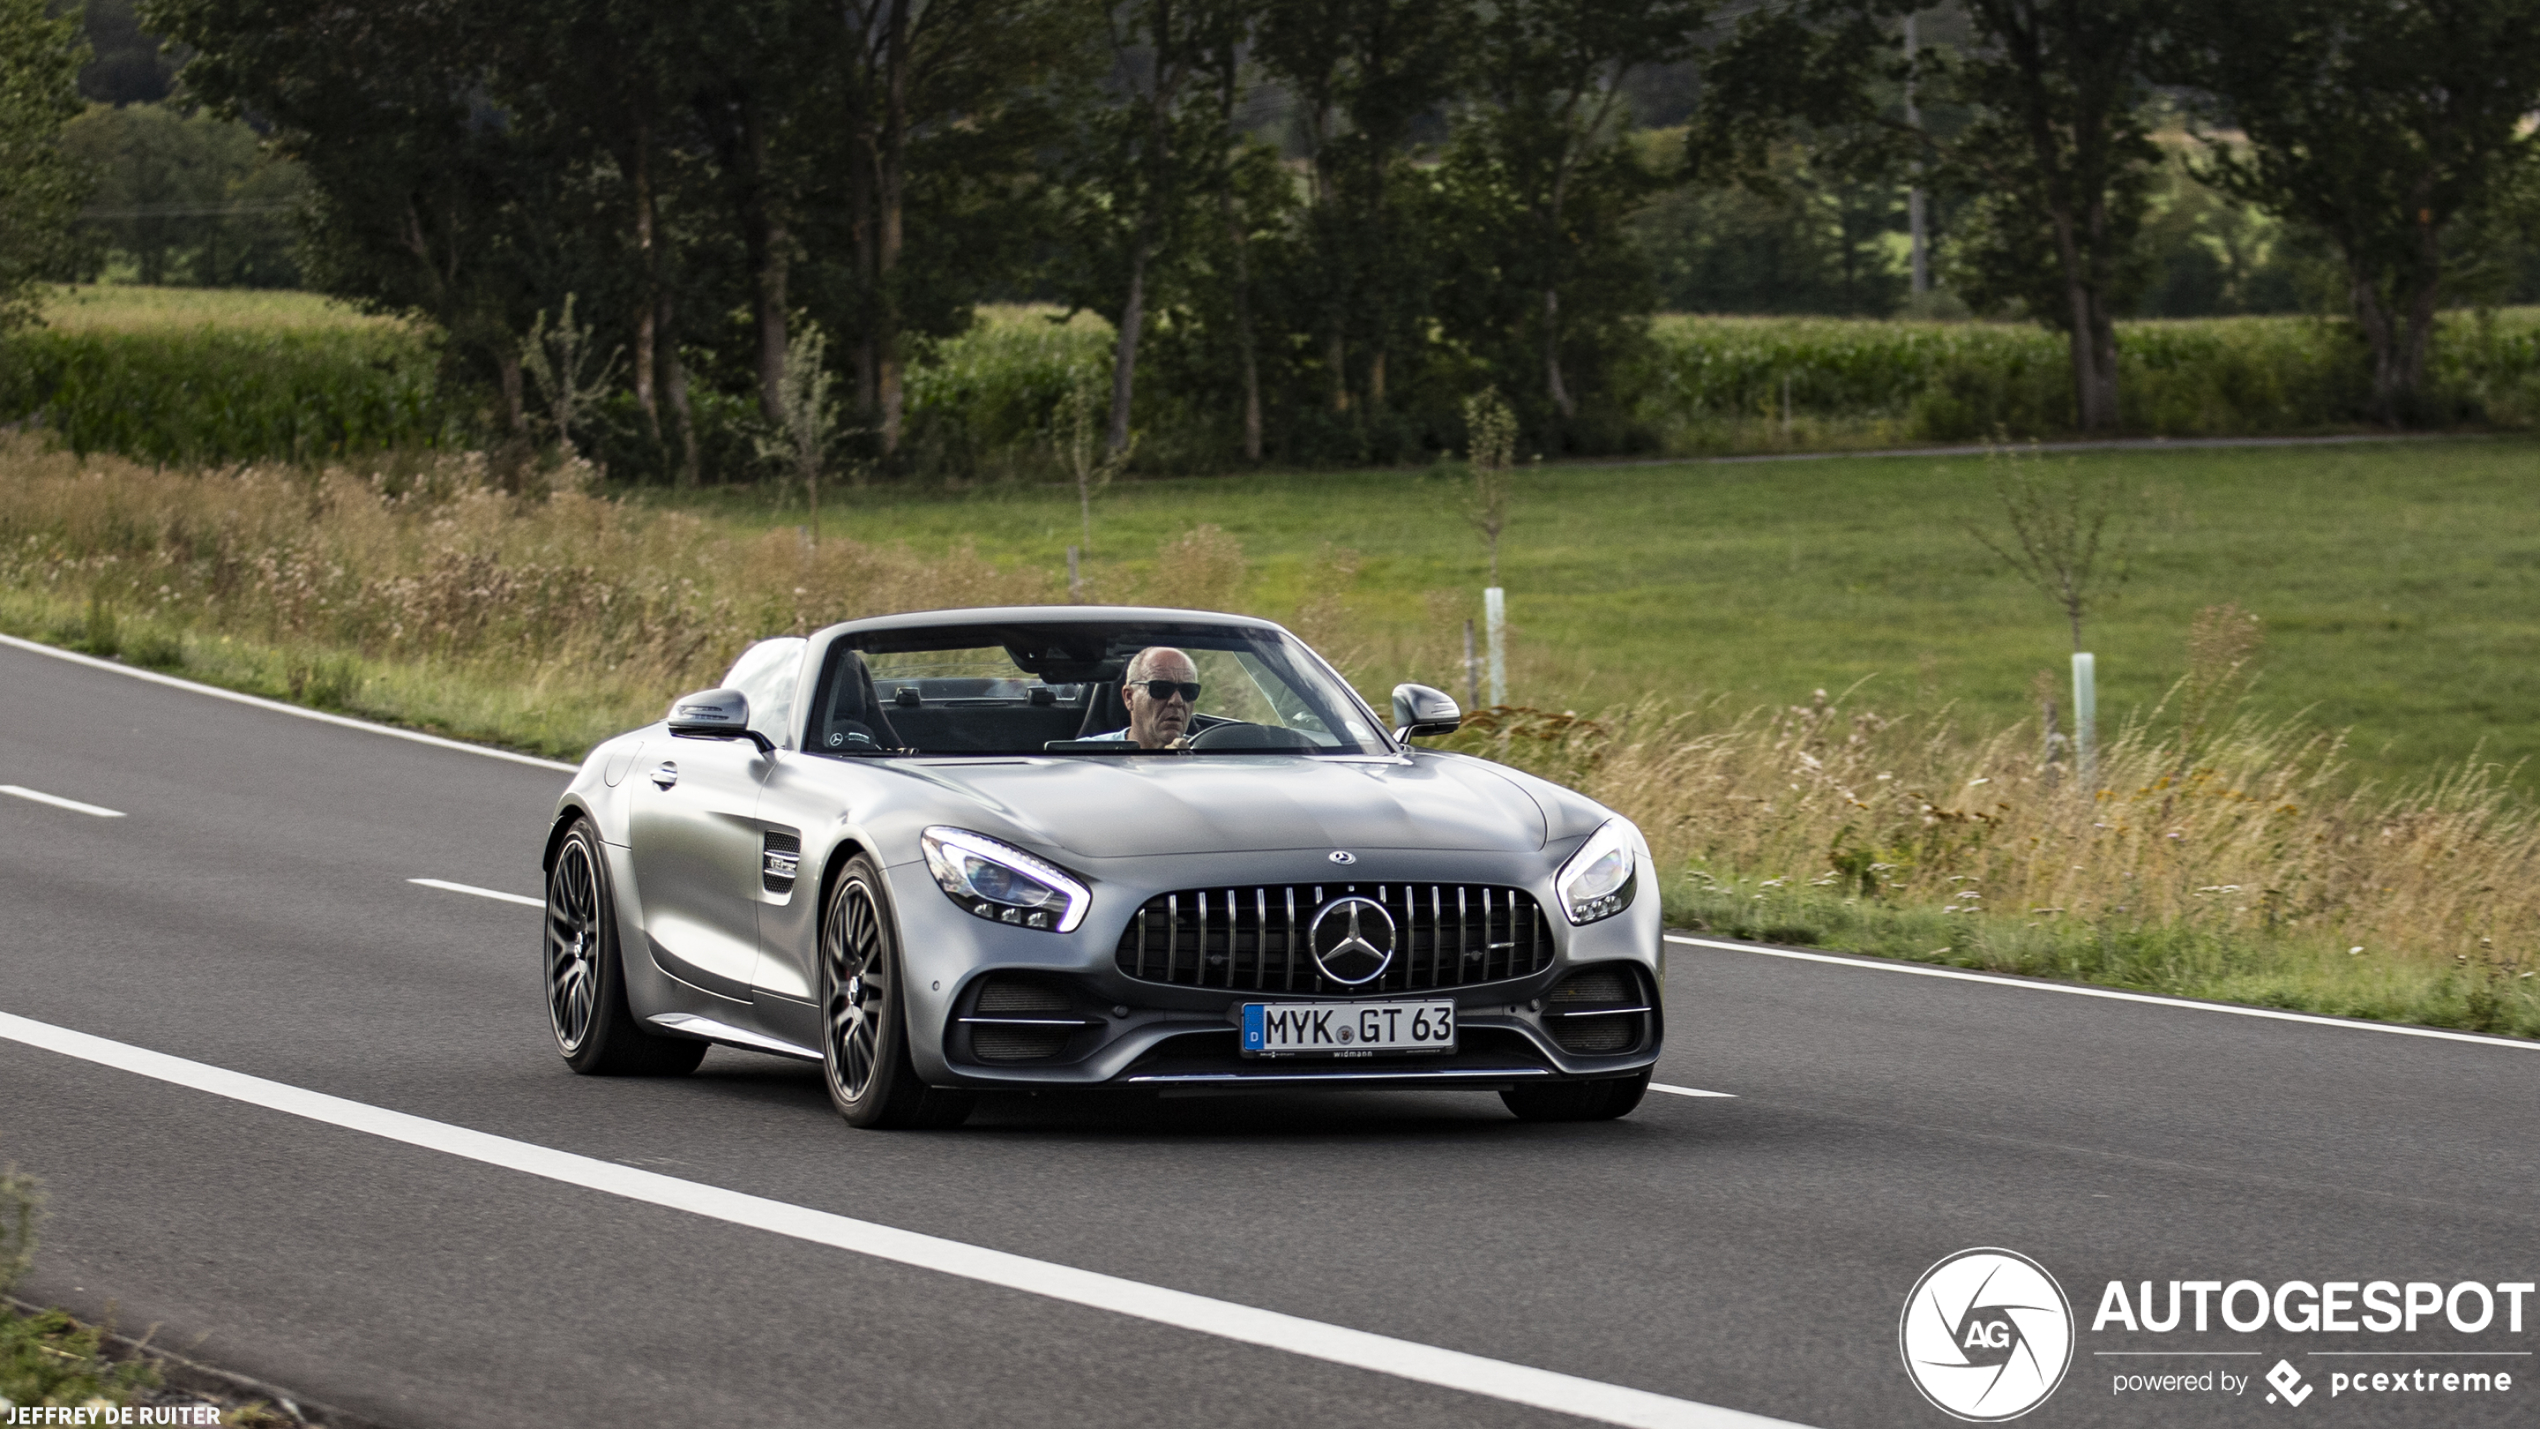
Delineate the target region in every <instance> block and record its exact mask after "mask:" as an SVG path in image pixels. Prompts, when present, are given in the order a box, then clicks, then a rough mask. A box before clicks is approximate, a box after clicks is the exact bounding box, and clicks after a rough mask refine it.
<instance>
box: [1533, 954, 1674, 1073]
mask: <svg viewBox="0 0 2540 1429" xmlns="http://www.w3.org/2000/svg"><path fill="white" fill-rule="evenodd" d="M1654 1005H1655V1004H1654V1003H1652V1002H1651V1001H1650V999H1649V997H1648V994H1647V993H1646V992H1645V991H1644V989H1643V987H1642V984H1641V979H1640V976H1639V974H1637V973H1635V972H1634V971H1632V969H1630V968H1629V967H1626V966H1623V965H1620V964H1609V965H1607V966H1604V967H1593V968H1583V969H1581V970H1580V971H1578V972H1575V973H1572V974H1571V975H1570V976H1568V977H1566V978H1563V979H1562V980H1561V981H1560V983H1559V984H1557V985H1556V986H1555V987H1554V988H1553V989H1552V991H1551V992H1549V993H1546V994H1545V995H1544V999H1543V1027H1544V1031H1546V1032H1548V1033H1550V1034H1551V1035H1552V1040H1553V1043H1554V1044H1555V1045H1556V1046H1558V1047H1560V1049H1561V1050H1562V1051H1564V1052H1568V1053H1570V1054H1571V1055H1573V1056H1578V1057H1610V1056H1613V1055H1615V1054H1617V1053H1622V1052H1630V1051H1633V1050H1636V1049H1637V1048H1638V1047H1639V1046H1640V1045H1641V1044H1642V1042H1644V1041H1645V1040H1647V1038H1648V1036H1649V1032H1650V1015H1651V1013H1650V1009H1651V1008H1652V1007H1653V1006H1654Z"/></svg>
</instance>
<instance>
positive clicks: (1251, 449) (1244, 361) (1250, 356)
mask: <svg viewBox="0 0 2540 1429" xmlns="http://www.w3.org/2000/svg"><path fill="white" fill-rule="evenodd" d="M1226 226H1227V228H1228V229H1229V230H1230V232H1231V234H1232V236H1233V238H1234V240H1235V352H1236V357H1237V359H1238V360H1239V361H1240V363H1241V365H1242V367H1243V377H1244V460H1246V461H1259V460H1261V364H1260V360H1259V358H1258V357H1257V356H1256V355H1255V353H1254V351H1253V338H1252V255H1251V252H1250V251H1249V248H1248V246H1247V244H1246V243H1245V240H1244V231H1243V223H1242V222H1241V220H1240V219H1238V218H1237V216H1236V214H1235V203H1234V196H1233V195H1232V194H1229V195H1227V198H1226Z"/></svg>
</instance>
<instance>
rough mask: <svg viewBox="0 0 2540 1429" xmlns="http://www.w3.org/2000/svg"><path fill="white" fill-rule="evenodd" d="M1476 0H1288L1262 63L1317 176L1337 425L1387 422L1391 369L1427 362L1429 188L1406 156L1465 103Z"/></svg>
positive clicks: (1271, 25) (1326, 379)
mask: <svg viewBox="0 0 2540 1429" xmlns="http://www.w3.org/2000/svg"><path fill="white" fill-rule="evenodd" d="M1472 18H1473V7H1472V6H1471V5H1470V4H1469V3H1467V0H1282V3H1280V4H1276V5H1272V6H1270V7H1268V8H1267V9H1266V10H1265V11H1264V13H1263V17H1262V23H1261V30H1260V35H1259V40H1258V43H1257V45H1256V49H1255V54H1256V56H1257V58H1258V59H1259V60H1260V62H1261V63H1262V64H1263V66H1264V67H1265V68H1267V69H1268V70H1269V71H1270V73H1271V74H1272V75H1273V76H1274V77H1275V78H1277V79H1278V80H1279V81H1280V82H1281V83H1282V84H1283V85H1284V86H1285V87H1286V88H1287V90H1288V91H1289V93H1290V95H1291V96H1292V97H1293V99H1294V101H1295V106H1296V115H1297V122H1298V127H1299V128H1300V130H1301V131H1302V133H1301V136H1300V137H1301V138H1302V139H1303V141H1304V147H1305V151H1306V162H1307V176H1308V180H1309V182H1308V187H1307V193H1308V200H1307V203H1308V207H1307V212H1306V228H1307V242H1308V246H1309V247H1310V248H1311V250H1312V260H1311V269H1310V275H1311V279H1312V282H1313V290H1312V291H1311V292H1310V293H1309V294H1306V295H1304V296H1305V298H1306V301H1307V303H1308V304H1309V306H1310V307H1311V309H1312V315H1311V318H1310V322H1311V326H1312V328H1313V329H1315V330H1316V331H1315V335H1316V337H1317V338H1318V339H1319V344H1318V345H1319V347H1320V349H1321V351H1320V361H1321V365H1322V379H1323V385H1324V391H1325V394H1326V401H1327V402H1328V404H1329V408H1330V410H1331V411H1332V412H1334V413H1335V414H1345V413H1349V412H1350V411H1351V410H1352V408H1353V405H1355V406H1357V407H1358V408H1359V409H1360V413H1361V416H1360V420H1359V422H1358V424H1357V425H1358V426H1359V428H1360V430H1361V431H1362V432H1363V431H1364V430H1365V428H1366V426H1367V418H1368V416H1369V415H1377V416H1381V415H1383V414H1385V413H1386V411H1387V409H1388V406H1389V403H1388V392H1389V385H1388V384H1389V382H1390V381H1391V379H1392V376H1393V374H1392V373H1391V371H1390V367H1391V361H1392V358H1393V356H1394V354H1395V353H1396V352H1397V351H1398V350H1402V349H1406V348H1407V349H1412V350H1418V351H1425V349H1426V347H1427V342H1426V336H1427V334H1426V327H1427V319H1428V315H1429V314H1428V308H1429V294H1428V284H1427V283H1426V281H1424V278H1425V275H1424V273H1423V271H1422V269H1423V257H1422V254H1421V252H1420V241H1419V240H1420V238H1421V234H1420V233H1419V232H1418V230H1417V229H1416V228H1413V227H1410V226H1409V225H1406V224H1405V223H1404V221H1403V212H1402V210H1403V209H1404V207H1405V201H1406V200H1407V199H1409V198H1410V197H1412V194H1413V192H1414V191H1416V190H1417V188H1418V187H1419V186H1420V185H1422V184H1424V183H1425V182H1426V178H1425V176H1423V175H1420V174H1418V173H1416V172H1414V171H1412V168H1411V165H1410V162H1409V156H1408V154H1407V153H1406V152H1405V151H1406V149H1407V147H1408V144H1409V141H1410V137H1411V133H1412V130H1413V126H1414V125H1415V124H1416V123H1417V122H1418V121H1420V120H1421V119H1423V118H1424V117H1426V116H1427V115H1428V114H1429V113H1430V112H1431V111H1433V110H1434V109H1435V108H1436V107H1437V106H1438V105H1439V104H1440V103H1441V102H1443V101H1444V100H1445V99H1446V98H1447V97H1448V96H1449V95H1450V94H1452V93H1453V92H1454V88H1455V85H1456V83H1457V80H1458V74H1457V64H1456V60H1457V57H1458V56H1459V54H1460V53H1461V52H1462V49H1463V47H1464V45H1465V44H1466V42H1467V40H1468V37H1469V35H1470V33H1471V24H1472Z"/></svg>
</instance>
